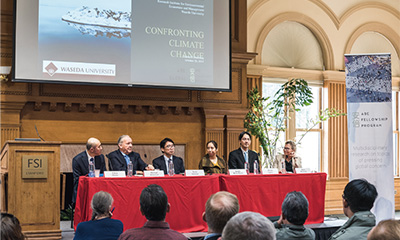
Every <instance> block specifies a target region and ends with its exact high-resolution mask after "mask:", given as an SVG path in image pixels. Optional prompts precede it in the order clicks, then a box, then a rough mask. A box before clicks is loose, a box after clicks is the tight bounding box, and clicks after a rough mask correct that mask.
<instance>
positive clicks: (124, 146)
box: [107, 135, 154, 174]
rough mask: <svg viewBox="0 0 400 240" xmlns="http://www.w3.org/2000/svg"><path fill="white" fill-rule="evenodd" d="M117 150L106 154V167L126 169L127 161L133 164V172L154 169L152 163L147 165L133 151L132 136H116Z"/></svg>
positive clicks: (113, 169)
mask: <svg viewBox="0 0 400 240" xmlns="http://www.w3.org/2000/svg"><path fill="white" fill-rule="evenodd" d="M118 148H119V149H118V150H115V151H114V152H111V153H109V154H107V158H108V167H109V169H110V170H111V171H125V173H127V171H128V162H131V163H132V165H133V174H138V173H143V171H144V170H154V168H153V166H152V165H147V164H146V163H145V162H144V161H143V160H142V159H141V158H140V155H139V153H137V152H134V151H133V144H132V138H131V137H129V136H128V135H122V136H121V137H119V138H118Z"/></svg>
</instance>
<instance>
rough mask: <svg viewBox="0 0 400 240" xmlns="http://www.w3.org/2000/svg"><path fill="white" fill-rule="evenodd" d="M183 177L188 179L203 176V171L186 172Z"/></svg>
mask: <svg viewBox="0 0 400 240" xmlns="http://www.w3.org/2000/svg"><path fill="white" fill-rule="evenodd" d="M185 176H189V177H196V176H204V170H186V171H185Z"/></svg>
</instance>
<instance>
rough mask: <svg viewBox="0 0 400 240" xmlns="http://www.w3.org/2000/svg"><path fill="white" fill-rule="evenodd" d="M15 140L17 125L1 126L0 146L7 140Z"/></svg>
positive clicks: (17, 133) (17, 130) (17, 135)
mask: <svg viewBox="0 0 400 240" xmlns="http://www.w3.org/2000/svg"><path fill="white" fill-rule="evenodd" d="M15 138H19V125H6V124H2V125H1V144H0V145H1V146H3V143H5V142H6V141H7V140H14V139H15Z"/></svg>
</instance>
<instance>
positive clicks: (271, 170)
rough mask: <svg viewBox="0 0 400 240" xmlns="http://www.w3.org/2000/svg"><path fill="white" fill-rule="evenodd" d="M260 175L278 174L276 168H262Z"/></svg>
mask: <svg viewBox="0 0 400 240" xmlns="http://www.w3.org/2000/svg"><path fill="white" fill-rule="evenodd" d="M262 174H279V171H278V169H277V168H263V169H262Z"/></svg>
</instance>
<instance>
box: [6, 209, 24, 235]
mask: <svg viewBox="0 0 400 240" xmlns="http://www.w3.org/2000/svg"><path fill="white" fill-rule="evenodd" d="M0 239H1V240H23V239H25V237H24V234H22V231H21V225H20V224H19V221H18V219H17V218H16V217H15V216H14V215H12V214H9V213H1V238H0Z"/></svg>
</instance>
